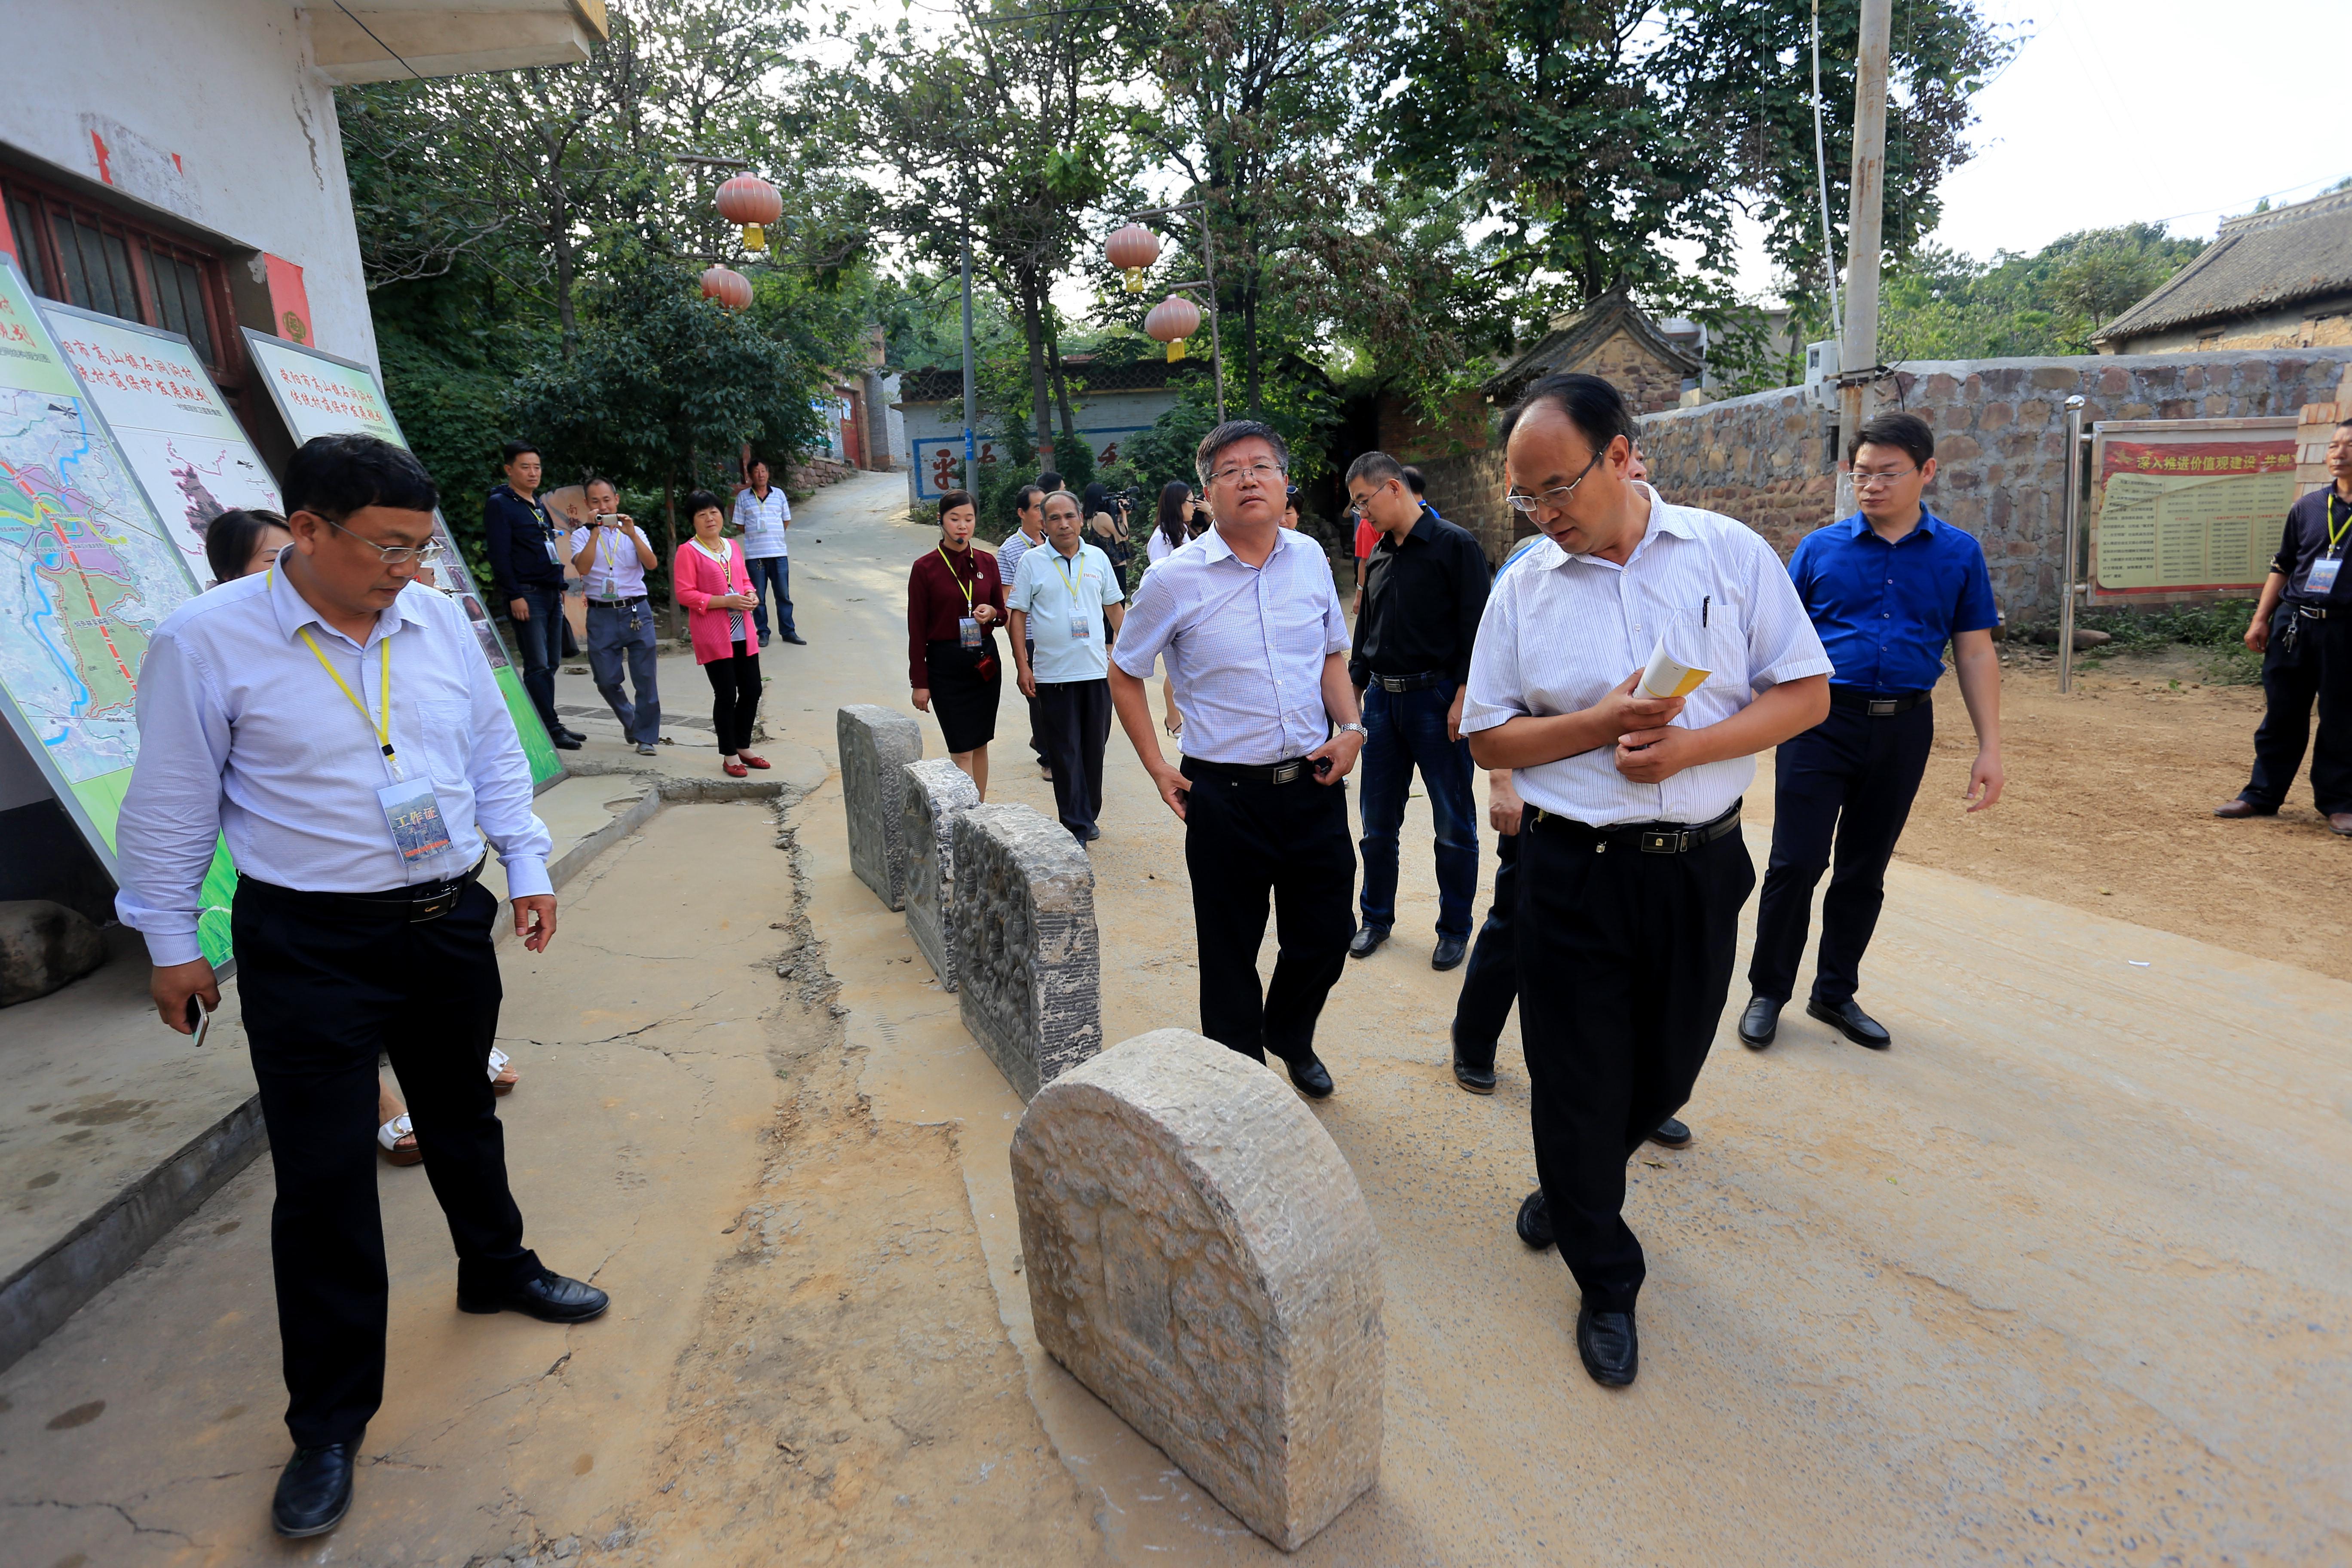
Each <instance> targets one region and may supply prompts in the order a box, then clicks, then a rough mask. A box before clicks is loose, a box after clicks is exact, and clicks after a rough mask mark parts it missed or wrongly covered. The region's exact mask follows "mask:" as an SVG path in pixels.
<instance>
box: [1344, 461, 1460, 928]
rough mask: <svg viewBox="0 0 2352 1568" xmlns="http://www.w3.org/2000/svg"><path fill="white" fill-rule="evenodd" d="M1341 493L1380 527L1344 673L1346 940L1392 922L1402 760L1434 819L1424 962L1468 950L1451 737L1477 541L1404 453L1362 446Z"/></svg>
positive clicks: (1455, 732)
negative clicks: (1353, 773) (1431, 907)
mask: <svg viewBox="0 0 2352 1568" xmlns="http://www.w3.org/2000/svg"><path fill="white" fill-rule="evenodd" d="M1348 499H1349V500H1350V501H1352V502H1353V503H1354V504H1355V506H1356V509H1357V510H1358V511H1359V512H1360V513H1361V514H1362V515H1363V516H1364V517H1365V518H1367V519H1368V520H1370V522H1371V524H1372V526H1373V527H1375V528H1377V529H1379V530H1380V531H1381V539H1380V542H1379V543H1377V544H1375V545H1374V546H1373V547H1372V553H1371V558H1370V561H1369V562H1368V563H1367V564H1366V569H1365V573H1364V598H1363V607H1362V609H1361V610H1360V612H1359V614H1358V615H1357V617H1356V645H1355V651H1354V654H1353V656H1352V657H1351V658H1349V661H1348V679H1349V680H1350V681H1351V682H1353V683H1354V685H1355V688H1356V691H1357V695H1358V697H1359V699H1360V700H1361V702H1362V703H1363V709H1364V728H1365V730H1366V731H1368V735H1367V738H1366V740H1365V742H1364V803H1363V814H1364V837H1363V852H1364V889H1363V897H1362V900H1361V903H1362V908H1363V917H1364V923H1363V924H1362V926H1360V928H1359V929H1358V930H1357V931H1356V934H1355V936H1354V938H1353V939H1352V940H1351V941H1349V943H1348V955H1349V957H1350V958H1369V957H1370V956H1371V953H1372V950H1373V949H1375V948H1377V947H1379V946H1380V945H1381V943H1382V942H1386V941H1387V940H1388V936H1389V928H1390V927H1391V925H1393V924H1395V923H1396V888H1397V833H1398V830H1399V829H1401V828H1402V827H1403V826H1404V803H1405V795H1406V792H1407V791H1408V790H1409V789H1410V788H1411V787H1412V773H1413V769H1414V768H1416V767H1418V768H1419V769H1420V770H1421V780H1422V784H1423V788H1424V789H1426V790H1427V791H1428V793H1429V812H1430V816H1431V818H1432V819H1433V822H1434V823H1435V826H1436V828H1437V946H1436V947H1435V949H1434V950H1433V951H1432V952H1431V953H1430V957H1429V965H1430V967H1431V968H1433V969H1452V968H1454V966H1455V965H1456V964H1458V963H1461V962H1462V958H1463V954H1464V953H1465V952H1468V951H1469V944H1470V913H1471V900H1473V899H1474V898H1475V897H1476V895H1477V890H1478V817H1477V810H1478V806H1477V801H1476V799H1475V797H1474V796H1473V795H1472V794H1471V790H1470V773H1471V768H1470V746H1469V743H1468V742H1465V741H1464V740H1463V739H1462V697H1463V691H1464V685H1463V683H1464V682H1465V680H1467V679H1469V675H1470V648H1471V645H1472V644H1474V643H1475V642H1476V641H1477V640H1478V617H1479V616H1482V615H1484V614H1486V584H1487V580H1488V578H1489V576H1490V575H1491V574H1489V573H1488V571H1487V569H1486V552H1484V551H1482V550H1480V549H1479V548H1478V542H1477V541H1476V540H1475V539H1473V538H1472V537H1470V535H1469V533H1468V532H1467V531H1465V530H1463V529H1459V528H1456V527H1454V525H1453V524H1452V523H1450V522H1447V521H1445V520H1444V519H1443V518H1441V517H1439V516H1438V515H1437V514H1436V513H1435V512H1434V511H1432V510H1430V509H1429V506H1428V503H1427V502H1425V501H1423V500H1421V499H1420V498H1419V497H1418V496H1416V495H1415V494H1414V493H1413V492H1412V489H1410V488H1408V486H1407V484H1406V479H1405V470H1404V465H1403V464H1402V463H1400V462H1398V461H1397V460H1396V459H1395V458H1391V457H1390V456H1389V455H1388V454H1387V453H1386V452H1367V453H1365V454H1364V455H1363V456H1362V457H1360V458H1357V459H1356V460H1355V462H1353V463H1352V464H1350V465H1349V468H1348Z"/></svg>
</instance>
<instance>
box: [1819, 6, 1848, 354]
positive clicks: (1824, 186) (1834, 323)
mask: <svg viewBox="0 0 2352 1568" xmlns="http://www.w3.org/2000/svg"><path fill="white" fill-rule="evenodd" d="M1813 180H1814V184H1815V188H1816V189H1817V190H1819V192H1820V193H1821V198H1822V270H1823V271H1824V272H1826V273H1828V274H1829V280H1830V331H1831V333H1832V335H1836V334H1839V333H1842V332H1843V331H1845V328H1844V326H1843V321H1844V320H1845V317H1844V316H1843V314H1842V313H1841V311H1840V310H1839V308H1838V286H1837V278H1838V267H1837V245H1836V242H1835V241H1833V240H1832V238H1831V237H1830V155H1829V153H1828V151H1827V149H1826V146H1825V144H1824V143H1823V142H1822V0H1813Z"/></svg>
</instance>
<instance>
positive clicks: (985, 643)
mask: <svg viewBox="0 0 2352 1568" xmlns="http://www.w3.org/2000/svg"><path fill="white" fill-rule="evenodd" d="M923 658H924V662H925V663H926V664H928V665H929V666H930V672H931V711H932V712H933V713H934V714H936V715H937V716H938V718H939V721H940V733H941V734H942V735H944V736H945V737H946V738H947V747H948V750H949V751H950V752H970V751H976V750H978V749H979V748H980V747H982V746H985V745H986V744H988V743H989V742H991V741H993V740H994V739H996V702H997V699H998V697H999V696H1000V695H1001V694H1002V693H1003V689H1004V666H1003V664H1002V663H1001V662H999V661H998V659H997V657H996V639H995V638H994V637H983V638H982V639H981V644H980V647H977V648H968V647H964V646H963V644H961V643H960V642H935V643H932V644H930V645H929V648H928V651H926V653H925V654H924V656H923ZM982 659H986V660H987V661H988V676H987V678H986V679H982V677H981V674H980V664H981V661H982Z"/></svg>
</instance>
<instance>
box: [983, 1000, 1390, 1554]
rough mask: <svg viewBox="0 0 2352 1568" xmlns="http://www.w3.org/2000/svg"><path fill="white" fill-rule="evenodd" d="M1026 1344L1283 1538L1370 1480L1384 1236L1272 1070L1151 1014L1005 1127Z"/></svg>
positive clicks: (1301, 1533)
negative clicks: (1027, 1321)
mask: <svg viewBox="0 0 2352 1568" xmlns="http://www.w3.org/2000/svg"><path fill="white" fill-rule="evenodd" d="M1013 1198H1014V1202H1015V1204H1016V1205H1018V1207H1019V1210H1020V1215H1021V1253H1022V1257H1023V1258H1024V1272H1025V1273H1026V1275H1027V1276H1028V1279H1029V1307H1030V1310H1031V1312H1032V1313H1033V1314H1034V1317H1035V1319H1036V1325H1037V1342H1038V1343H1040V1344H1042V1345H1044V1346H1045V1350H1046V1352H1047V1353H1048V1354H1050V1355H1052V1356H1053V1358H1054V1359H1055V1361H1057V1362H1060V1363H1062V1364H1063V1365H1064V1366H1065V1367H1067V1368H1068V1369H1069V1371H1070V1373H1071V1375H1072V1376H1074V1377H1076V1379H1077V1380H1078V1381H1079V1382H1080V1383H1083V1384H1086V1385H1087V1387H1088V1388H1090V1389H1092V1390H1093V1391H1094V1392H1095V1394H1097V1395H1098V1396H1099V1397H1100V1398H1101V1399H1102V1401H1103V1403H1104V1404H1106V1405H1109V1406H1110V1407H1111V1408H1112V1409H1113V1410H1115V1411H1117V1412H1118V1414H1119V1415H1120V1416H1121V1417H1122V1418H1123V1419H1124V1420H1125V1421H1126V1422H1127V1424H1128V1425H1129V1426H1132V1427H1134V1428H1135V1429H1136V1430H1137V1431H1138V1432H1139V1433H1141V1434H1142V1435H1143V1436H1146V1437H1148V1438H1150V1440H1151V1441H1152V1442H1153V1443H1155V1444H1157V1445H1158V1446H1159V1447H1160V1451H1161V1452H1162V1453H1164V1454H1166V1455H1167V1456H1168V1457H1169V1458H1171V1459H1173V1460H1175V1461H1176V1463H1177V1464H1178V1465H1180V1466H1181V1467H1182V1468H1183V1470H1184V1473H1185V1474H1186V1475H1188V1476H1190V1477H1192V1479H1194V1480H1196V1481H1198V1482H1199V1483H1200V1484H1201V1485H1202V1486H1203V1487H1205V1488H1206V1489H1208V1490H1209V1492H1210V1493H1211V1494H1212V1495H1213V1496H1214V1497H1215V1498H1216V1500H1218V1501H1219V1502H1221V1503H1223V1504H1224V1505H1225V1507H1226V1509H1227V1510H1230V1511H1231V1512H1232V1513H1233V1515H1234V1517H1235V1518H1237V1519H1239V1520H1240V1521H1242V1522H1243V1523H1244V1524H1246V1525H1248V1526H1249V1527H1250V1528H1251V1529H1252V1530H1255V1531H1257V1532H1258V1533H1259V1534H1260V1535H1263V1536H1265V1538H1266V1539H1267V1540H1268V1541H1271V1542H1274V1543H1275V1544H1276V1546H1279V1547H1281V1548H1282V1549H1283V1550H1284V1551H1286V1552H1296V1551H1297V1550H1298V1548H1299V1547H1300V1546H1302V1545H1304V1544H1306V1542H1307V1540H1308V1538H1309V1537H1311V1536H1313V1535H1314V1534H1315V1532H1316V1531H1319V1530H1321V1529H1322V1528H1323V1527H1324V1526H1325V1525H1327V1524H1328V1523H1330V1522H1331V1521H1332V1520H1333V1519H1335V1518H1337V1517H1338V1516H1339V1510H1342V1509H1344V1508H1346V1507H1347V1506H1348V1505H1349V1503H1350V1502H1352V1501H1354V1500H1356V1498H1357V1497H1359V1496H1360V1495H1361V1494H1362V1493H1363V1491H1364V1490H1365V1489H1367V1488H1368V1487H1370V1485H1371V1484H1372V1483H1373V1482H1374V1481H1376V1480H1378V1479H1380V1468H1381V1363H1382V1361H1383V1359H1384V1358H1383V1349H1384V1346H1385V1335H1384V1332H1383V1331H1382V1328H1381V1268H1380V1237H1379V1234H1378V1233H1377V1232H1376V1231H1375V1230H1374V1229H1373V1227H1372V1218H1371V1215H1370V1213H1369V1212H1368V1211H1367V1210H1366V1209H1365V1207H1364V1195H1363V1192H1362V1190H1361V1189H1360V1188H1359V1187H1358V1186H1357V1184H1356V1174H1355V1173H1354V1172H1353V1171H1351V1170H1349V1168H1348V1162H1347V1160H1346V1159H1345V1158H1344V1157H1342V1156H1341V1154H1340V1152H1339V1146H1338V1145H1337V1144H1335V1143H1333V1142H1331V1136H1330V1134H1329V1133H1328V1132H1326V1131H1323V1127H1322V1124H1321V1123H1320V1122H1318V1121H1316V1120H1315V1117H1314V1116H1313V1114H1312V1113H1310V1112H1309V1111H1308V1110H1307V1108H1306V1106H1305V1105H1303V1104H1301V1103H1300V1101H1299V1100H1298V1097H1297V1094H1296V1093H1294V1092H1293V1091H1292V1090H1291V1089H1290V1088H1289V1086H1288V1085H1286V1084H1285V1083H1283V1082H1282V1080H1281V1079H1277V1078H1276V1076H1275V1075H1274V1074H1273V1073H1272V1072H1270V1071H1269V1070H1267V1069H1266V1068H1265V1067H1263V1066H1261V1065H1259V1064H1258V1063H1256V1062H1254V1061H1251V1060H1249V1059H1248V1058H1245V1057H1243V1056H1240V1055H1237V1054H1236V1053H1234V1052H1233V1051H1229V1050H1227V1049H1226V1048H1225V1047H1223V1046H1221V1045H1218V1044H1217V1043H1216V1042H1215V1041H1213V1040H1210V1039H1206V1038H1204V1037H1202V1036H1199V1035H1196V1034H1193V1033H1192V1031H1190V1030H1188V1029H1155V1030H1153V1031H1152V1032H1151V1033H1150V1034H1148V1035H1139V1036H1137V1037H1135V1038H1134V1039H1131V1040H1126V1041H1123V1042H1121V1043H1120V1044H1119V1045H1118V1046H1116V1047H1112V1048H1111V1049H1109V1050H1107V1051H1105V1052H1103V1053H1102V1054H1101V1055H1100V1056H1098V1057H1097V1058H1094V1059H1093V1060H1092V1061H1089V1062H1087V1063H1086V1064H1084V1065H1083V1066H1080V1067H1077V1068H1073V1069H1071V1070H1070V1071H1068V1072H1066V1073H1064V1074H1063V1075H1062V1076H1061V1077H1060V1078H1058V1079H1055V1080H1054V1081H1053V1082H1051V1083H1049V1084H1047V1085H1046V1086H1045V1088H1044V1089H1041V1090H1039V1091H1038V1094H1037V1097H1036V1098H1035V1099H1034V1100H1031V1101H1030V1104H1029V1110H1028V1111H1027V1113H1026V1114H1025V1115H1024V1116H1023V1117H1022V1119H1021V1124H1020V1126H1019V1127H1018V1128H1017V1129H1015V1130H1014V1131H1013Z"/></svg>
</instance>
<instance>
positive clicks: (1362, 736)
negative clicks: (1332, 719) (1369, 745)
mask: <svg viewBox="0 0 2352 1568" xmlns="http://www.w3.org/2000/svg"><path fill="white" fill-rule="evenodd" d="M1339 729H1341V730H1343V731H1349V732H1350V733H1352V734H1353V735H1354V736H1355V737H1356V738H1357V739H1358V740H1360V741H1369V740H1370V739H1371V738H1372V732H1371V731H1370V730H1367V729H1365V728H1364V727H1363V726H1362V725H1361V724H1342V725H1340V726H1339Z"/></svg>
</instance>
